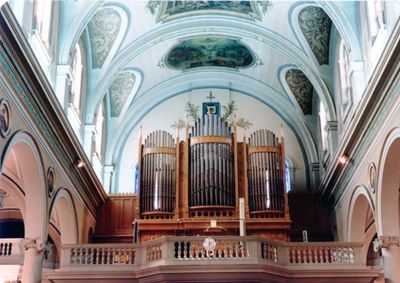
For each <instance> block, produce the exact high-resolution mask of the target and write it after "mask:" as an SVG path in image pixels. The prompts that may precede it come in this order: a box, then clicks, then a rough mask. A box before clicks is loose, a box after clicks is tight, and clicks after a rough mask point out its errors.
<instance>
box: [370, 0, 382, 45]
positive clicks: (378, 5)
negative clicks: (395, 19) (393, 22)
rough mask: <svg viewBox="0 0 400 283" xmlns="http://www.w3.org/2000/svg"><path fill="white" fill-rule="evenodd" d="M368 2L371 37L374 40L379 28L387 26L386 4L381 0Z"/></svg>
mask: <svg viewBox="0 0 400 283" xmlns="http://www.w3.org/2000/svg"><path fill="white" fill-rule="evenodd" d="M366 3H367V13H368V26H369V33H370V38H371V40H372V42H374V41H375V38H376V37H377V35H378V33H379V30H380V29H384V28H385V10H384V4H383V1H381V0H369V1H366Z"/></svg>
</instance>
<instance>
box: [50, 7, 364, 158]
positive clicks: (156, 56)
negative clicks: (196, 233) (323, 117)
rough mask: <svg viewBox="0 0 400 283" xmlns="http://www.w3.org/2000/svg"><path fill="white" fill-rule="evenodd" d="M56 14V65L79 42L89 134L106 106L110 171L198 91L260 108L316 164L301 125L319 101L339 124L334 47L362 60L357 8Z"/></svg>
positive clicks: (307, 128) (76, 10)
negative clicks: (134, 139) (156, 118)
mask: <svg viewBox="0 0 400 283" xmlns="http://www.w3.org/2000/svg"><path fill="white" fill-rule="evenodd" d="M60 5H61V9H60V13H61V14H60V18H61V23H62V24H61V26H60V32H59V36H60V38H59V49H60V52H59V57H58V63H59V64H68V63H69V62H70V60H71V54H72V50H73V48H74V45H75V43H76V42H77V41H78V40H80V39H81V40H83V41H84V42H85V48H86V54H87V56H86V58H87V72H88V76H87V90H88V93H87V98H86V113H85V115H84V117H85V118H84V119H85V123H86V124H92V123H93V122H94V119H95V116H96V111H97V110H98V107H99V105H100V103H102V102H103V101H104V102H105V104H106V109H107V111H106V112H107V133H108V136H107V150H106V156H105V163H108V164H112V163H115V162H116V160H117V159H118V158H120V152H121V151H122V150H123V149H124V147H125V145H126V143H127V140H128V139H129V137H130V136H131V133H132V131H133V130H134V129H135V128H137V127H138V125H139V124H140V123H141V121H142V119H143V118H144V117H146V115H147V114H148V113H149V112H150V111H151V110H152V109H155V108H156V107H157V106H158V105H159V104H161V103H163V102H165V101H167V100H168V99H172V98H173V97H174V96H176V95H180V94H183V93H189V92H191V91H193V90H196V89H204V90H208V89H223V90H229V91H231V92H235V93H236V94H238V95H243V96H250V97H252V98H255V99H257V100H258V101H259V102H260V103H262V104H264V105H266V106H267V107H268V108H270V109H271V110H272V111H273V112H275V113H276V114H277V115H278V116H279V117H281V119H282V120H283V121H284V122H285V123H286V124H287V126H288V127H289V128H290V129H291V130H292V131H293V133H294V135H295V136H296V138H297V140H298V142H299V145H300V147H301V148H302V151H303V154H304V157H305V158H304V159H305V160H307V161H308V163H313V162H318V154H317V150H316V144H317V143H316V139H317V137H316V135H315V131H314V130H313V129H312V128H313V125H312V124H310V122H309V119H307V116H310V115H311V116H312V115H315V114H316V111H317V109H316V107H315V105H316V101H318V99H319V100H321V101H322V103H323V105H324V107H325V109H326V112H327V119H328V121H335V120H336V110H335V102H334V95H333V88H332V85H333V81H332V80H333V77H334V67H335V62H334V52H335V49H336V44H337V39H338V38H343V40H344V41H345V43H346V45H347V47H348V50H351V56H352V58H353V59H354V60H357V59H359V57H360V47H359V42H358V38H359V36H358V28H357V26H356V20H355V19H356V18H357V15H358V4H357V3H356V2H350V1H346V2H335V1H328V2H320V1H307V2H303V1H168V2H167V1H156V0H149V1H99V2H94V1H62V2H61V3H60ZM240 108H241V110H242V112H243V113H244V116H246V113H249V115H250V114H253V113H251V112H252V111H253V109H250V108H248V107H247V106H246V105H240ZM173 111H177V112H182V113H184V109H174V110H173ZM162 115H163V113H160V119H163V116H162ZM179 115H180V116H181V117H182V118H184V116H185V114H179ZM179 115H178V116H179ZM245 118H246V117H245ZM133 150H136V149H133Z"/></svg>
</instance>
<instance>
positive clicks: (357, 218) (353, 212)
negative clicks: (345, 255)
mask: <svg viewBox="0 0 400 283" xmlns="http://www.w3.org/2000/svg"><path fill="white" fill-rule="evenodd" d="M369 210H371V211H372V214H373V215H374V219H376V218H375V205H374V202H373V200H372V196H371V194H370V192H369V191H368V190H367V188H366V187H365V186H358V187H357V188H356V189H355V190H354V191H353V194H352V196H351V199H350V206H349V209H348V212H349V214H348V217H347V240H348V241H350V242H364V241H365V232H366V231H365V228H366V227H365V224H366V220H367V217H368V212H369Z"/></svg>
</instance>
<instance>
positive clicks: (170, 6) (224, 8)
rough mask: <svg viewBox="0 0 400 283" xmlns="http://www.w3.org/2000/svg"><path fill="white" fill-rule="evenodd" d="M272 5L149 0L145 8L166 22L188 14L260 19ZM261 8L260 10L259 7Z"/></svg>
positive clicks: (269, 3)
mask: <svg viewBox="0 0 400 283" xmlns="http://www.w3.org/2000/svg"><path fill="white" fill-rule="evenodd" d="M272 6H273V3H272V2H271V1H269V0H262V1H193V0H187V1H159V0H149V1H148V2H147V9H148V10H149V12H150V13H151V14H152V15H155V14H156V10H158V14H157V16H156V21H157V22H160V21H162V22H167V21H172V20H175V19H180V18H183V17H189V16H198V15H226V16H234V17H240V18H245V19H250V20H261V18H262V14H266V13H267V12H268V11H269V10H270V9H271V8H272ZM259 8H261V11H260V9H259Z"/></svg>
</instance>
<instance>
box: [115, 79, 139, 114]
mask: <svg viewBox="0 0 400 283" xmlns="http://www.w3.org/2000/svg"><path fill="white" fill-rule="evenodd" d="M134 86H135V75H134V74H133V73H131V72H123V73H121V74H119V75H118V76H117V77H116V78H115V80H114V81H113V83H112V84H111V86H110V88H109V94H110V105H111V117H118V116H119V115H120V114H121V110H122V108H123V107H124V105H125V103H126V101H127V99H128V97H129V94H130V93H131V92H132V90H133V87H134Z"/></svg>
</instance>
